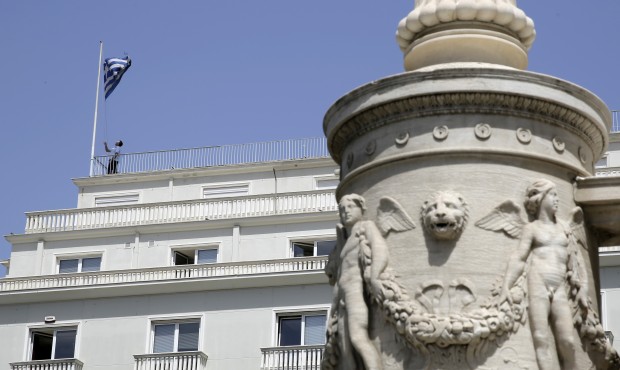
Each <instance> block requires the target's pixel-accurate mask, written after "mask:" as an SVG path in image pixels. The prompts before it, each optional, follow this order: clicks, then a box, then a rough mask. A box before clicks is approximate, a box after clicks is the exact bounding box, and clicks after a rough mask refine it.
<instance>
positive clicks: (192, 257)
mask: <svg viewBox="0 0 620 370" xmlns="http://www.w3.org/2000/svg"><path fill="white" fill-rule="evenodd" d="M217 255H218V248H217V247H215V248H213V247H211V248H207V247H201V248H191V249H187V248H186V249H177V250H174V251H172V263H173V264H174V265H199V264H203V263H217Z"/></svg>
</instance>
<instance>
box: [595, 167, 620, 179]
mask: <svg viewBox="0 0 620 370" xmlns="http://www.w3.org/2000/svg"><path fill="white" fill-rule="evenodd" d="M595 175H596V177H608V176H620V167H599V168H597V169H596V170H595Z"/></svg>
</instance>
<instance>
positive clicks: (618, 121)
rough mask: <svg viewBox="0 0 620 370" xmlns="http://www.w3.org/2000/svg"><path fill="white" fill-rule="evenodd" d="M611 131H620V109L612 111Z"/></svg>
mask: <svg viewBox="0 0 620 370" xmlns="http://www.w3.org/2000/svg"><path fill="white" fill-rule="evenodd" d="M611 118H612V123H611V132H620V111H618V110H612V111H611Z"/></svg>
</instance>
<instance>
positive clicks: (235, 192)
mask: <svg viewBox="0 0 620 370" xmlns="http://www.w3.org/2000/svg"><path fill="white" fill-rule="evenodd" d="M249 193H250V184H249V183H241V184H222V185H209V186H205V187H203V188H202V197H203V198H205V199H210V198H223V197H236V196H240V195H248V194H249Z"/></svg>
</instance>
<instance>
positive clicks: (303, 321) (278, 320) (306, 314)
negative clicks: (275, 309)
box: [275, 309, 329, 347]
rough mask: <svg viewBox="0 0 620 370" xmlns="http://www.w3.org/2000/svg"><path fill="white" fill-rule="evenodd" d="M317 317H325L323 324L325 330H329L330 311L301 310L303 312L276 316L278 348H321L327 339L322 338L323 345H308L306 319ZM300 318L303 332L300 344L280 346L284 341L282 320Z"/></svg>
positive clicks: (286, 312)
mask: <svg viewBox="0 0 620 370" xmlns="http://www.w3.org/2000/svg"><path fill="white" fill-rule="evenodd" d="M313 316H314V317H315V316H324V317H325V321H324V322H323V329H324V330H325V329H326V328H327V319H328V317H329V310H328V309H312V310H301V311H295V310H294V311H284V312H279V313H277V314H276V319H275V346H276V347H289V346H321V345H324V344H325V338H324V337H322V343H317V344H306V343H305V342H306V318H307V317H313ZM293 318H300V319H301V331H300V333H299V335H300V338H299V343H300V344H292V345H289V346H283V345H280V343H281V341H282V330H281V327H282V325H281V322H282V319H293Z"/></svg>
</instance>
